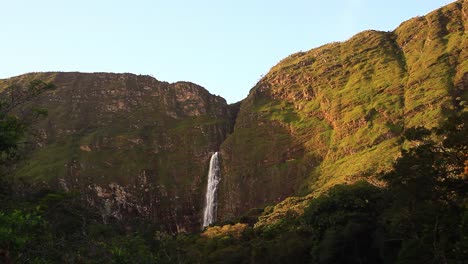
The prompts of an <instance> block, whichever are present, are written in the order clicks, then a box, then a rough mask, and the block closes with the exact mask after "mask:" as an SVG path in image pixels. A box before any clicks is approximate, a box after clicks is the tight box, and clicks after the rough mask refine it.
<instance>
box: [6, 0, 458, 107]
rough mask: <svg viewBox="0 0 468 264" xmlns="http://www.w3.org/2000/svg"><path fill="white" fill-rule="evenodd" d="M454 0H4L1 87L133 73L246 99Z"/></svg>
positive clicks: (233, 98) (230, 98)
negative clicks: (283, 68)
mask: <svg viewBox="0 0 468 264" xmlns="http://www.w3.org/2000/svg"><path fill="white" fill-rule="evenodd" d="M450 2H453V1H450V0H430V1H428V0H424V1H422V0H391V1H387V0H385V1H383V0H382V1H377V0H340V1H339V0H327V1H314V0H287V1H286V0H281V1H280V0H198V1H188V0H186V1H181V0H164V1H163V0H128V1H120V0H80V1H66V0H41V1H38V0H28V1H25V0H3V1H2V4H1V5H0V6H1V14H0V35H1V41H0V60H1V62H0V78H7V77H11V76H15V75H19V74H23V73H26V72H32V71H82V72H131V73H136V74H151V75H153V76H154V77H156V78H157V79H158V80H163V81H168V82H175V81H179V80H183V81H191V82H194V83H197V84H199V85H202V86H204V87H205V88H207V89H208V90H209V91H210V92H211V93H214V94H218V95H221V96H223V97H224V98H226V99H227V100H228V102H231V103H232V102H236V101H238V100H241V99H243V98H244V97H245V96H246V95H247V93H248V91H249V89H250V88H252V87H253V86H254V85H255V83H256V82H257V81H258V80H259V79H260V76H261V75H263V74H266V73H267V72H268V70H269V69H270V68H271V67H272V66H274V65H275V64H276V63H277V62H278V61H279V60H281V59H282V58H284V57H286V56H288V55H289V54H291V53H294V52H297V51H301V50H302V51H306V50H309V49H311V48H314V47H317V46H320V45H322V44H325V43H328V42H332V41H343V40H346V39H348V38H349V37H351V36H352V35H354V34H356V33H358V32H360V31H362V30H365V29H377V30H386V31H389V30H393V29H394V28H395V27H397V26H398V25H399V24H400V23H401V22H403V21H404V20H407V19H409V18H411V17H414V16H417V15H424V14H426V13H427V12H429V11H431V10H433V9H436V8H438V7H440V6H443V5H445V4H448V3H450Z"/></svg>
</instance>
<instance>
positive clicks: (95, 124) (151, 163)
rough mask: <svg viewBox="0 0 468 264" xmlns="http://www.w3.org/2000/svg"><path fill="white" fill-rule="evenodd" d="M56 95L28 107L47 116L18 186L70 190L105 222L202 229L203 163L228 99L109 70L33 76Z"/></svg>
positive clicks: (221, 128)
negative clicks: (48, 84) (40, 109)
mask: <svg viewBox="0 0 468 264" xmlns="http://www.w3.org/2000/svg"><path fill="white" fill-rule="evenodd" d="M32 79H41V80H43V81H48V82H52V83H54V84H55V85H56V86H57V88H56V89H55V90H54V91H51V92H45V93H43V94H41V95H40V96H39V98H37V99H36V100H34V102H32V104H33V105H34V106H35V107H43V108H45V109H48V116H47V117H46V118H40V119H38V121H37V123H36V124H35V125H34V126H35V127H34V131H37V132H38V134H39V139H37V138H36V139H34V140H35V146H34V147H33V150H32V151H31V152H29V153H28V155H27V156H26V160H25V161H24V162H22V163H20V164H18V165H17V168H16V170H15V179H16V180H17V181H19V182H22V183H23V186H29V188H34V189H60V190H64V191H76V192H79V193H81V194H83V195H84V197H85V200H86V201H87V202H88V203H89V204H90V205H92V206H93V207H95V208H96V209H97V210H99V211H100V213H101V215H102V217H103V220H104V221H112V220H115V219H117V220H119V221H123V222H125V221H131V219H132V218H133V217H139V218H142V219H147V220H149V221H151V222H153V223H155V224H158V225H160V226H161V227H162V228H163V229H165V230H170V231H172V232H180V231H193V230H196V229H199V228H200V226H201V223H200V220H201V211H202V209H203V204H204V196H203V193H204V191H205V188H206V186H205V185H206V184H205V182H206V174H207V170H208V168H207V163H208V161H209V158H210V155H211V153H212V152H214V151H216V150H218V148H219V145H220V144H221V143H222V142H223V140H224V139H225V137H226V135H227V134H228V133H229V132H230V131H231V130H232V122H233V117H234V116H235V114H236V113H235V112H233V111H232V110H231V108H230V107H229V106H228V105H227V104H226V101H225V100H224V99H223V98H221V97H218V96H214V95H212V94H210V93H209V92H208V91H206V90H205V89H204V88H202V87H200V86H198V85H195V84H192V83H187V82H177V83H173V84H169V83H166V82H160V81H157V80H156V79H154V78H152V77H150V76H141V75H134V74H110V73H92V74H87V73H37V74H26V75H22V76H18V77H14V78H10V79H7V80H2V81H1V82H0V87H3V89H4V88H5V87H7V86H8V85H11V84H13V83H22V82H23V83H26V82H28V81H29V80H32Z"/></svg>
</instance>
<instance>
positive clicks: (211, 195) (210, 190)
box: [203, 152, 220, 227]
mask: <svg viewBox="0 0 468 264" xmlns="http://www.w3.org/2000/svg"><path fill="white" fill-rule="evenodd" d="M219 171H220V168H219V159H218V152H215V153H214V154H213V155H212V156H211V159H210V168H209V171H208V186H207V188H206V205H205V212H204V214H203V227H206V226H209V225H210V224H212V223H213V222H214V221H215V219H216V209H217V206H218V204H217V202H218V201H217V200H216V191H217V189H218V183H219V180H220V178H219Z"/></svg>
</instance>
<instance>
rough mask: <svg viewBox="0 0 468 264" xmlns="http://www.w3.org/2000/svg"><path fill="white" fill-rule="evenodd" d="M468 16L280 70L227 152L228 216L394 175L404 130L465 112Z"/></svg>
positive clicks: (252, 101) (245, 106)
mask: <svg viewBox="0 0 468 264" xmlns="http://www.w3.org/2000/svg"><path fill="white" fill-rule="evenodd" d="M467 13H468V2H467V1H457V2H455V3H452V4H450V5H448V6H446V7H443V8H441V9H439V10H436V11H434V12H432V13H430V14H428V15H426V16H424V17H417V18H413V19H411V20H409V21H406V22H404V23H402V24H401V25H400V26H399V27H398V28H397V29H395V30H394V31H392V32H379V31H365V32H362V33H359V34H357V35H356V36H354V37H352V38H351V39H349V40H347V41H345V42H339V43H332V44H328V45H324V46H322V47H319V48H315V49H312V50H310V51H307V52H299V53H296V54H293V55H291V56H289V57H287V58H285V59H284V60H282V61H281V62H279V63H278V64H277V65H276V66H274V67H273V68H272V69H271V70H270V72H269V73H268V74H267V75H266V76H265V77H264V78H262V80H260V81H259V83H258V84H257V85H256V86H255V87H254V88H253V89H252V90H251V92H250V94H249V96H248V98H247V99H245V101H244V102H243V103H242V106H241V109H240V112H239V114H238V118H237V120H236V125H235V129H234V132H233V134H232V135H230V136H229V137H228V138H227V140H226V141H225V142H224V143H223V145H222V156H223V166H224V167H223V180H222V183H221V184H222V187H221V190H220V197H221V202H220V207H221V208H220V214H221V215H222V217H223V218H224V219H229V218H230V217H233V216H238V215H240V214H243V213H246V212H247V211H248V210H249V209H251V208H253V207H262V206H264V205H266V204H269V203H275V202H278V201H281V200H283V199H284V198H285V197H287V196H290V195H292V194H295V193H296V194H297V193H299V194H305V193H310V192H315V193H320V192H322V191H323V190H326V189H328V188H329V187H330V186H333V185H335V184H339V183H345V182H353V181H355V180H357V179H360V178H369V177H370V176H372V175H373V174H375V173H376V172H379V171H385V170H388V169H389V168H390V166H391V164H392V162H393V161H394V160H395V158H396V157H397V155H398V153H400V150H401V148H402V147H403V146H402V142H401V141H399V140H398V138H399V136H400V135H401V133H402V132H403V131H404V130H405V128H408V127H413V126H425V127H429V128H430V127H434V126H438V124H440V122H442V121H443V120H444V119H446V118H447V117H448V116H449V115H450V113H453V112H454V111H459V109H458V108H457V106H458V105H459V103H460V102H461V101H464V100H466V99H467V97H468V94H467V90H466V87H467V85H468V37H467V35H466V34H465V32H466V29H467V27H468V24H467V19H468V17H467V16H466V14H467ZM370 180H372V177H371V179H370Z"/></svg>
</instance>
